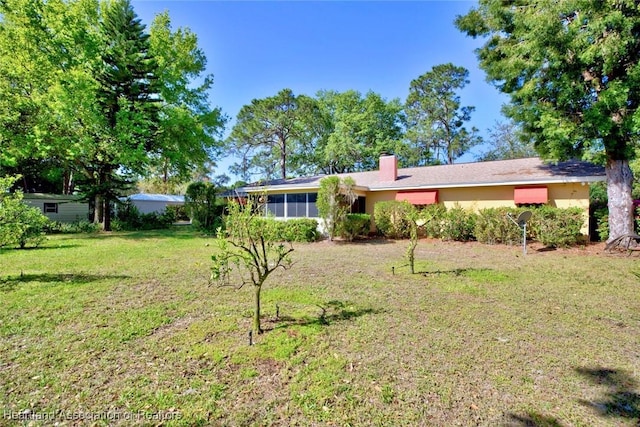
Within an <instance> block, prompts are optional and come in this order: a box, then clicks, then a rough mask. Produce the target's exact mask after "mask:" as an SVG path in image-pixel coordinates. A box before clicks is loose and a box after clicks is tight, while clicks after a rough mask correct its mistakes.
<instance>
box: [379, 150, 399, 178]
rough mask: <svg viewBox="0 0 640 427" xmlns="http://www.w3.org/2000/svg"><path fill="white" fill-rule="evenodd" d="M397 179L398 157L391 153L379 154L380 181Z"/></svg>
mask: <svg viewBox="0 0 640 427" xmlns="http://www.w3.org/2000/svg"><path fill="white" fill-rule="evenodd" d="M397 179H398V159H396V156H395V155H393V154H383V155H381V156H380V181H382V182H392V181H395V180H397Z"/></svg>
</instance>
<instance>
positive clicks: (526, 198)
mask: <svg viewBox="0 0 640 427" xmlns="http://www.w3.org/2000/svg"><path fill="white" fill-rule="evenodd" d="M513 201H514V202H515V203H516V205H520V204H523V205H529V204H545V203H547V202H548V201H549V192H548V190H547V187H516V188H514V190H513Z"/></svg>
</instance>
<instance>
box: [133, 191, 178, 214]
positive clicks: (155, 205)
mask: <svg viewBox="0 0 640 427" xmlns="http://www.w3.org/2000/svg"><path fill="white" fill-rule="evenodd" d="M127 199H129V200H131V203H133V205H134V206H135V207H136V208H138V211H139V212H140V213H143V214H146V213H151V212H157V213H162V212H164V211H165V209H166V208H167V206H182V205H184V196H178V195H173V194H144V193H138V194H132V195H131V196H129V197H127Z"/></svg>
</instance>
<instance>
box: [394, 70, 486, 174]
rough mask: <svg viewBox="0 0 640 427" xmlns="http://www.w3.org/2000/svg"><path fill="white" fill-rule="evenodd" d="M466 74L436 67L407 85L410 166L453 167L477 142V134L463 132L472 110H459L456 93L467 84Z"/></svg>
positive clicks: (458, 99) (470, 131) (472, 108)
mask: <svg viewBox="0 0 640 427" xmlns="http://www.w3.org/2000/svg"><path fill="white" fill-rule="evenodd" d="M468 77H469V71H467V70H466V69H465V68H464V67H457V66H455V65H453V64H451V63H448V64H441V65H436V66H435V67H433V68H432V69H431V71H428V72H426V73H425V74H423V75H421V76H420V77H418V78H417V79H415V80H413V81H412V82H411V85H410V87H409V96H408V97H407V101H406V106H405V109H406V114H407V139H408V140H409V141H410V143H411V147H412V154H411V157H410V163H411V164H412V165H416V166H422V165H425V164H429V163H433V162H444V163H453V161H454V160H455V159H457V158H458V157H460V156H461V155H462V154H464V153H465V152H466V151H467V150H469V148H471V147H473V146H474V145H476V144H479V143H480V142H481V138H480V137H479V136H478V130H477V129H476V128H471V129H470V130H467V128H465V126H464V124H465V122H467V121H469V120H470V119H471V113H472V112H473V110H474V109H475V107H471V106H464V107H463V106H461V105H460V96H458V95H457V91H459V90H461V89H463V88H464V87H465V86H466V85H467V84H468V83H469V80H468Z"/></svg>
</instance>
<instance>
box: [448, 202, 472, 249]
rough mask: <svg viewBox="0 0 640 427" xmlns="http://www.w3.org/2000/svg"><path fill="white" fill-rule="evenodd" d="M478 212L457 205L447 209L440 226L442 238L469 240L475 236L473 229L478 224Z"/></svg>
mask: <svg viewBox="0 0 640 427" xmlns="http://www.w3.org/2000/svg"><path fill="white" fill-rule="evenodd" d="M476 216H477V215H476V213H475V212H472V211H470V210H467V209H464V208H462V207H460V206H455V207H453V208H451V209H449V210H447V212H446V214H445V215H444V218H443V220H442V225H441V228H440V238H441V239H442V240H455V241H458V242H467V241H469V240H473V239H474V238H475V236H474V234H473V231H474V228H475V224H476Z"/></svg>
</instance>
